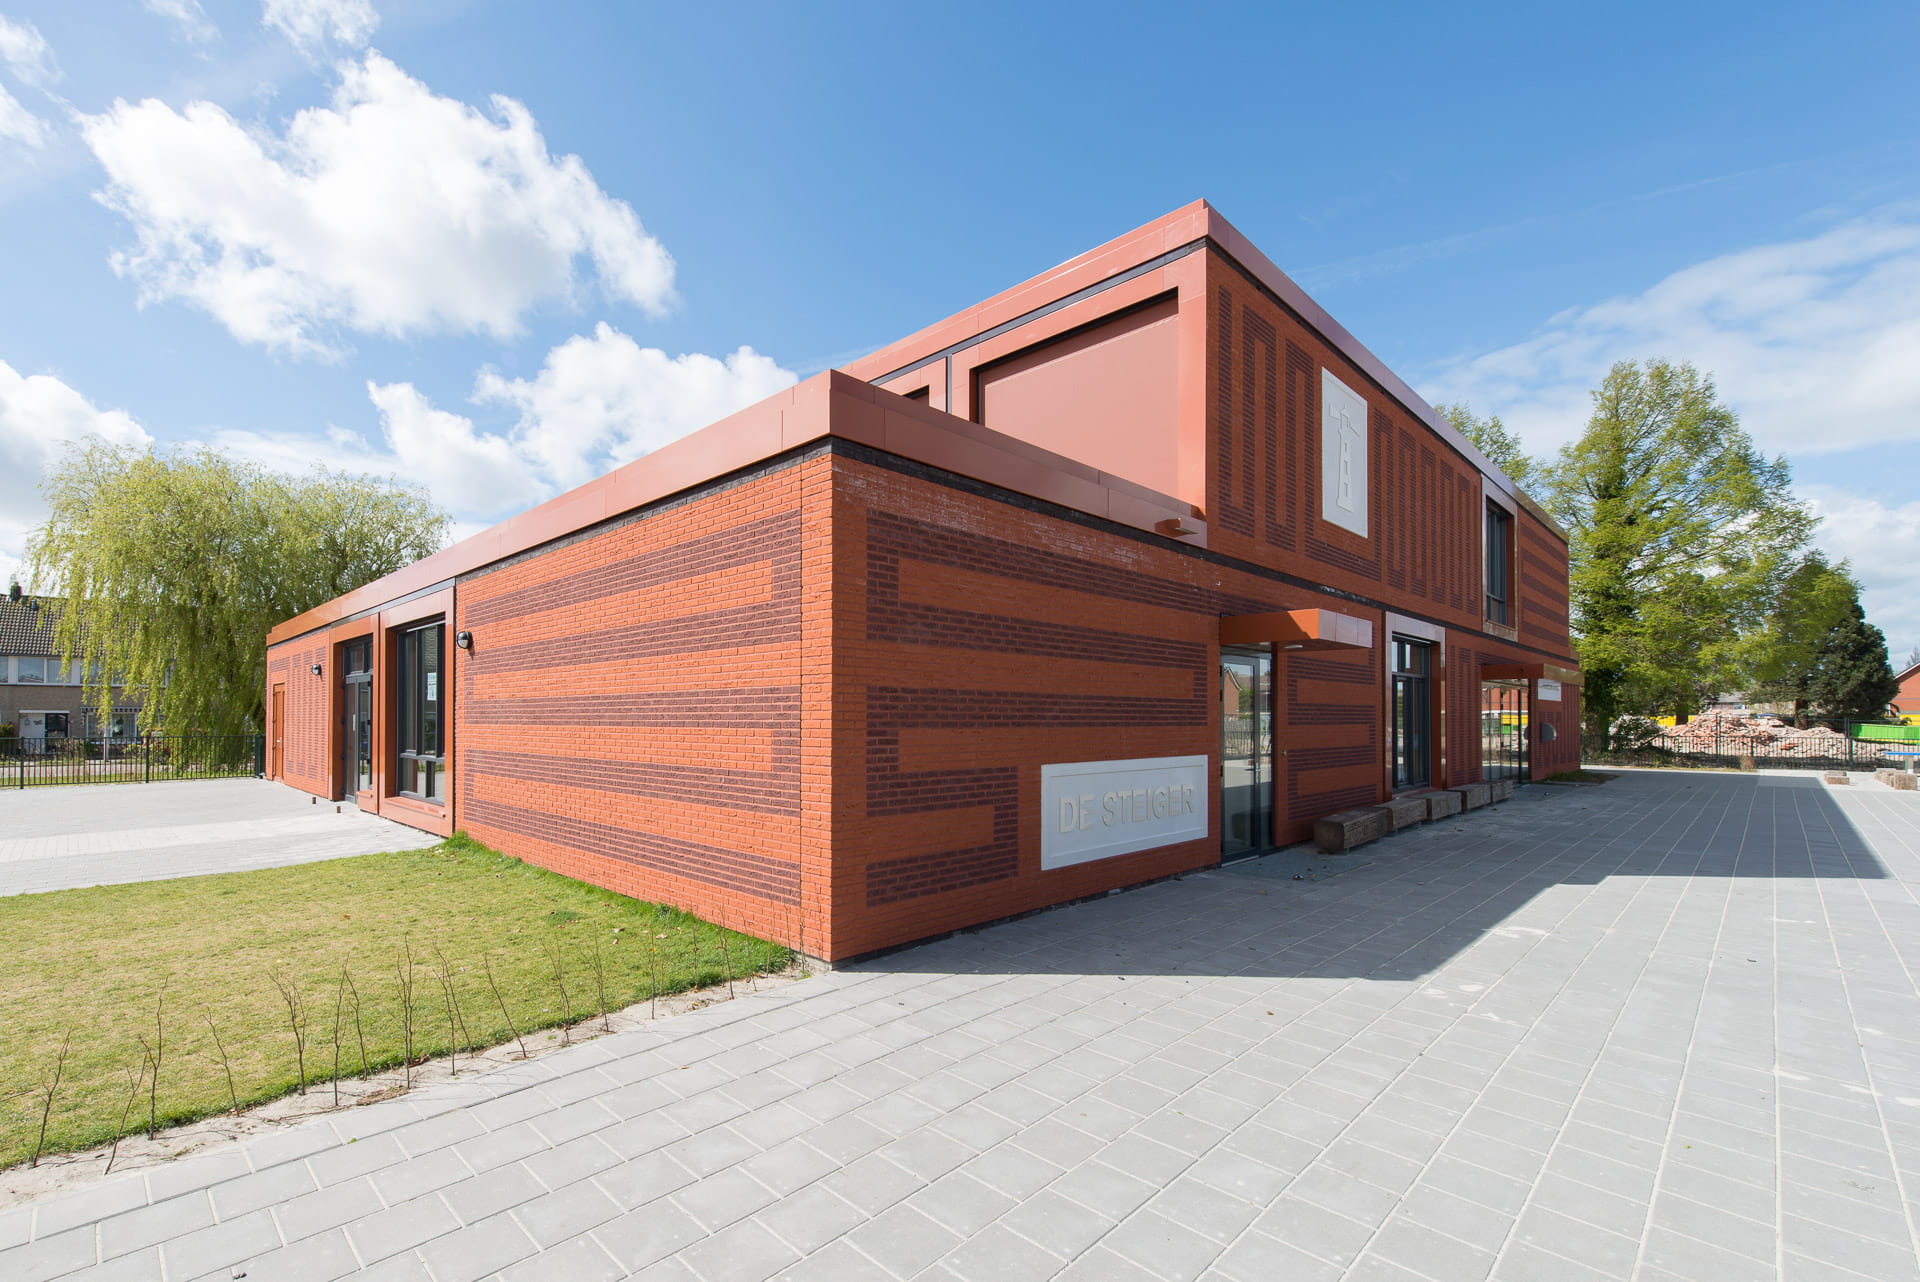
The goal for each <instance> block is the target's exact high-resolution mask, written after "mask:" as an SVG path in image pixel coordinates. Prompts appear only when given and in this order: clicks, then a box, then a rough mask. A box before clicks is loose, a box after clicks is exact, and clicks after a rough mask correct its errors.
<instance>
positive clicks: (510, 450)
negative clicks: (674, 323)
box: [211, 324, 794, 522]
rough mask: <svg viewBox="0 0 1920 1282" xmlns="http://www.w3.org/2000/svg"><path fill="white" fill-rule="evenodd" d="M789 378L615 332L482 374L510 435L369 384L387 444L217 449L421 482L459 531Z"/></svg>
mask: <svg viewBox="0 0 1920 1282" xmlns="http://www.w3.org/2000/svg"><path fill="white" fill-rule="evenodd" d="M793 381H794V375H793V372H792V371H791V370H787V369H782V368H781V367H780V366H779V365H777V364H776V363H775V362H773V361H772V360H770V359H769V358H767V357H765V356H762V355H760V354H759V353H757V352H755V351H754V350H753V349H752V348H750V347H742V348H740V349H739V350H738V351H736V352H734V353H733V354H732V355H730V356H728V357H726V359H724V360H721V359H717V358H715V357H712V356H704V355H699V354H691V355H685V356H668V355H667V354H666V353H665V352H663V351H660V350H659V349H658V348H651V347H641V346H640V345H639V344H637V343H635V342H634V341H633V340H632V339H631V338H629V337H628V336H627V335H625V334H623V333H621V332H620V331H619V330H616V329H613V328H612V327H610V326H608V325H604V324H603V325H600V326H598V327H597V328H596V329H595V331H594V333H593V336H592V337H591V338H588V337H584V336H581V337H575V338H572V339H569V340H567V341H566V342H564V343H562V344H560V345H559V346H558V347H555V348H554V349H553V350H551V351H550V352H548V353H547V359H546V362H545V364H544V365H543V366H542V368H541V370H540V372H539V374H537V375H535V376H534V377H533V378H531V379H505V378H501V377H500V376H499V375H498V374H496V373H494V372H492V371H490V370H489V371H484V372H482V373H481V375H480V377H479V379H478V380H476V384H475V388H474V398H473V399H474V401H475V403H476V404H479V405H482V406H487V405H499V406H505V407H507V408H509V409H511V410H514V411H515V412H516V413H517V418H516V421H514V422H513V423H511V424H509V425H507V426H506V428H505V430H503V431H498V432H495V431H489V430H487V429H485V428H482V427H480V426H478V425H476V424H475V423H474V421H473V419H472V418H469V417H467V416H466V415H463V414H455V413H452V412H450V411H447V410H442V409H437V408H435V407H434V405H433V404H432V402H431V401H429V400H428V398H427V397H426V395H425V394H424V393H422V392H421V391H420V390H419V389H418V388H416V387H415V386H414V385H413V384H411V383H387V384H380V383H371V382H370V383H368V384H367V395H368V397H369V398H370V399H371V400H372V402H373V405H374V409H375V410H376V411H377V412H378V414H379V417H380V427H381V440H380V441H379V443H377V444H376V443H372V442H369V441H368V440H367V439H366V438H365V437H362V436H360V435H358V434H356V433H354V432H351V431H347V430H345V429H342V428H338V427H335V428H332V429H329V431H328V432H327V435H326V439H325V440H324V441H320V440H316V439H315V438H314V436H312V435H311V434H307V433H260V432H251V431H226V432H221V433H218V434H216V435H215V436H214V438H213V440H212V442H211V443H212V444H213V445H215V446H217V447H219V448H221V449H225V450H229V451H232V452H234V453H236V454H240V455H242V456H244V457H246V458H249V459H252V460H254V461H255V462H258V463H261V464H264V465H266V466H268V467H274V468H278V469H280V470H282V471H289V472H298V471H302V470H304V469H306V468H307V467H310V466H311V465H312V462H313V460H314V459H316V458H324V459H325V460H326V462H327V464H328V466H330V467H335V468H341V469H344V470H347V471H353V472H364V473H369V474H372V475H377V476H384V475H394V476H404V477H406V478H408V479H409V480H415V481H419V482H421V483H422V484H424V485H425V486H426V487H427V488H428V489H429V490H430V491H431V492H432V493H433V496H434V499H435V500H436V501H437V502H439V503H440V504H441V505H442V506H443V507H446V508H447V509H448V510H449V511H450V512H451V513H452V514H453V516H454V517H455V518H456V519H457V520H459V521H462V522H485V521H490V520H495V519H499V518H501V517H504V516H507V515H510V514H512V513H514V512H518V511H520V510H522V509H524V508H527V507H530V506H532V505H533V504H534V503H536V502H538V501H540V500H541V499H544V498H547V497H548V496H550V495H552V494H556V493H558V492H560V491H561V490H566V489H571V488H572V487H574V486H576V485H579V484H581V483H582V482H584V481H587V480H590V479H592V478H593V477H595V476H599V475H601V474H602V473H604V472H607V471H609V470H611V469H613V468H615V467H618V466H619V465H621V464H623V463H627V462H631V461H632V460H633V459H636V458H638V457H640V456H641V455H642V454H645V453H647V452H649V451H651V450H654V449H658V448H659V447H660V446H662V445H665V444H667V443H668V442H670V441H674V440H677V439H679V438H680V437H682V436H685V435H686V434H687V433H689V432H692V431H695V430H696V429H698V428H702V427H705V426H706V425H707V424H709V423H712V422H714V421H715V420H717V419H721V418H724V417H726V416H727V415H728V414H731V413H732V412H733V411H735V410H737V409H741V408H743V407H745V406H747V405H751V404H753V403H754V402H755V401H758V400H763V399H765V398H766V397H768V396H771V395H772V394H773V393H775V392H777V391H779V390H780V389H781V388H783V387H786V386H788V385H789V384H791V383H792V382H793Z"/></svg>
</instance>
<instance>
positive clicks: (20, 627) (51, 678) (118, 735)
mask: <svg viewBox="0 0 1920 1282" xmlns="http://www.w3.org/2000/svg"><path fill="white" fill-rule="evenodd" d="M59 608H60V602H59V601H58V600H57V599H52V598H47V597H37V596H29V595H25V594H23V595H22V596H21V597H20V599H19V600H17V601H16V600H14V599H12V594H11V593H10V594H9V595H8V596H7V597H5V598H0V724H4V725H11V726H13V730H12V731H11V732H10V733H11V736H12V737H13V738H16V739H18V740H19V745H18V746H19V748H20V749H21V750H22V751H25V752H30V753H31V752H45V751H47V750H49V748H57V747H58V746H59V745H61V744H63V743H65V742H67V741H69V740H73V739H92V740H101V739H107V740H112V741H114V742H126V741H129V740H133V739H137V738H139V737H140V729H139V712H140V709H139V705H138V703H137V701H133V700H128V699H125V698H124V697H123V692H122V691H121V690H120V689H119V688H118V687H115V689H114V697H113V712H112V715H111V716H109V717H107V718H105V719H102V718H101V716H100V715H99V710H98V708H97V707H96V706H94V705H95V703H96V700H94V699H93V698H91V697H90V686H89V682H88V681H87V675H88V674H87V673H86V672H85V671H84V665H82V664H81V663H80V662H79V661H78V660H75V661H74V662H72V663H67V662H64V661H63V660H62V659H61V657H60V650H59V647H58V646H57V645H56V644H55V642H54V638H53V615H54V611H56V610H58V609H59ZM97 675H98V674H95V676H96V679H97ZM4 737H6V736H0V738H4Z"/></svg>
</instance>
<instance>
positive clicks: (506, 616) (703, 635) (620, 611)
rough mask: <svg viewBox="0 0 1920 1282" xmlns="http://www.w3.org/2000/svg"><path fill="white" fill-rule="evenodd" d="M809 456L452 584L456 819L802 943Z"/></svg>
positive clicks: (508, 844) (527, 849) (573, 867)
mask: <svg viewBox="0 0 1920 1282" xmlns="http://www.w3.org/2000/svg"><path fill="white" fill-rule="evenodd" d="M815 465H816V466H817V465H818V464H815ZM808 466H809V464H808V463H804V462H801V463H792V464H789V465H787V466H782V467H776V468H773V469H771V470H769V471H768V472H766V473H765V474H764V475H761V476H759V477H756V478H753V479H750V480H747V481H745V482H743V483H740V484H736V485H731V486H727V487H723V488H720V489H718V490H716V491H715V492H713V493H711V494H708V495H706V496H703V497H700V498H697V499H695V500H694V501H691V502H681V503H677V504H675V505H672V506H670V507H666V508H663V509H661V510H659V511H656V512H651V513H647V514H644V515H643V516H642V517H641V518H640V519H638V520H629V521H626V522H624V523H621V524H618V525H615V526H612V527H610V528H608V529H607V530H605V531H603V532H600V533H596V534H592V535H590V536H588V537H586V538H580V539H575V540H571V541H569V542H566V543H564V544H559V545H556V546H554V547H552V548H550V549H546V550H543V551H541V552H540V553H538V554H536V555H533V556H530V557H526V558H522V559H520V560H518V561H516V562H513V563H509V564H506V565H504V566H501V567H499V568H496V569H494V570H492V571H490V572H482V573H479V574H476V575H473V576H470V577H469V578H467V579H465V580H463V581H462V582H461V583H460V585H459V588H458V598H457V610H456V612H457V615H458V620H459V622H458V627H460V628H464V629H468V630H470V631H472V632H473V634H474V638H475V643H474V648H473V650H472V652H471V653H470V654H468V655H467V656H466V657H465V660H464V662H463V663H462V666H461V669H460V681H459V688H458V691H457V695H456V702H455V713H454V715H455V716H456V718H457V719H458V725H459V728H460V736H459V738H458V740H457V743H458V759H457V762H456V766H455V769H456V771H457V772H458V778H459V779H460V781H461V788H462V792H461V799H460V803H459V814H458V820H459V822H460V824H461V826H462V827H463V828H465V829H466V830H468V831H469V832H471V833H472V834H473V835H474V836H475V837H476V838H478V839H479V840H481V841H484V842H486V843H488V844H489V845H492V846H496V847H498V848H499V849H502V850H504V851H506V852H508V853H510V854H515V855H519V856H521V857H523V858H526V859H529V860H531V861H533V862H536V863H540V864H543V865H545V866H547V867H551V868H554V869H555V870H556V871H560V872H564V873H567V874H568V875H570V876H575V877H580V878H582V879H583V880H587V881H592V882H595V883H596V884H599V885H603V886H608V887H611V888H613V889H616V890H620V891H623V892H625V893H628V894H633V895H636V896H639V897H642V898H650V899H661V900H665V901H667V902H670V903H674V904H676V905H679V906H681V907H685V908H687V909H689V910H691V911H693V912H697V913H700V914H701V915H703V916H707V917H711V918H715V919H718V920H720V921H723V922H725V923H727V924H729V925H735V926H739V927H740V928H742V929H748V930H752V931H754V932H755V933H758V934H762V935H768V936H772V937H775V938H781V939H785V940H787V941H789V942H795V943H798V942H800V933H799V932H800V929H801V923H800V920H799V916H800V911H801V906H802V905H801V901H802V893H801V885H802V876H801V869H802V838H801V817H802V810H803V805H804V799H803V773H804V772H803V767H802V757H803V753H802V743H801V740H802V702H803V700H802V692H801V664H800V654H801V649H802V644H801V638H802V633H803V628H802V598H803V575H802V571H801V561H802V549H803V537H802V536H803V525H804V520H805V517H804V512H803V503H802V476H803V474H804V472H805V469H806V468H807V467H808Z"/></svg>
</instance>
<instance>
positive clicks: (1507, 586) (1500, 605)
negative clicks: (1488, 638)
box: [1482, 500, 1513, 627]
mask: <svg viewBox="0 0 1920 1282" xmlns="http://www.w3.org/2000/svg"><path fill="white" fill-rule="evenodd" d="M1482 560H1483V561H1484V563H1485V565H1486V567H1487V622H1488V623H1498V624H1500V625H1501V626H1502V627H1510V626H1512V623H1513V604H1512V596H1513V517H1512V516H1510V515H1509V514H1508V512H1507V510H1506V509H1505V508H1503V507H1501V506H1500V505H1499V504H1498V503H1495V502H1493V501H1491V500H1489V501H1488V503H1487V534H1486V549H1485V554H1484V556H1483V557H1482Z"/></svg>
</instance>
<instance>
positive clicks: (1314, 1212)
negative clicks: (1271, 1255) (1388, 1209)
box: [1252, 1195, 1374, 1268]
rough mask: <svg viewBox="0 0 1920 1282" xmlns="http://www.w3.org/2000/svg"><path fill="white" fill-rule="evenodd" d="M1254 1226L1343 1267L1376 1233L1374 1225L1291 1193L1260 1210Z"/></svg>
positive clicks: (1260, 1230) (1275, 1237)
mask: <svg viewBox="0 0 1920 1282" xmlns="http://www.w3.org/2000/svg"><path fill="white" fill-rule="evenodd" d="M1252 1228H1253V1229H1254V1230H1257V1231H1259V1232H1260V1233H1263V1234H1265V1235H1266V1236H1268V1237H1271V1238H1274V1239H1277V1240H1278V1241H1281V1242H1284V1243H1286V1244H1287V1245H1288V1246H1291V1247H1295V1248H1297V1249H1299V1250H1301V1251H1305V1252H1306V1253H1307V1254H1308V1255H1312V1256H1315V1257H1317V1258H1319V1259H1322V1260H1326V1261H1329V1262H1330V1263H1333V1264H1335V1265H1338V1266H1340V1267H1341V1268H1345V1267H1346V1266H1347V1265H1349V1264H1351V1263H1352V1262H1353V1261H1354V1259H1355V1258H1356V1257H1357V1256H1358V1255H1359V1254H1360V1251H1361V1249H1362V1248H1363V1247H1365V1246H1366V1244H1367V1243H1368V1242H1369V1241H1371V1240H1372V1239H1373V1234H1374V1226H1373V1225H1370V1224H1362V1223H1360V1222H1359V1221H1357V1220H1350V1219H1348V1218H1347V1217H1346V1216H1344V1215H1339V1214H1336V1213H1334V1212H1331V1211H1328V1210H1327V1209H1326V1208H1324V1207H1321V1206H1316V1205H1315V1204H1313V1203H1312V1202H1306V1201H1302V1200H1300V1199H1299V1198H1295V1197H1292V1196H1290V1195H1288V1196H1282V1197H1280V1198H1278V1199H1277V1200H1275V1202H1274V1204H1273V1205H1272V1206H1269V1207H1268V1208H1267V1209H1266V1210H1265V1211H1263V1212H1261V1214H1260V1216H1259V1218H1257V1219H1256V1220H1255V1221H1254V1223H1253V1226H1252Z"/></svg>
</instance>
